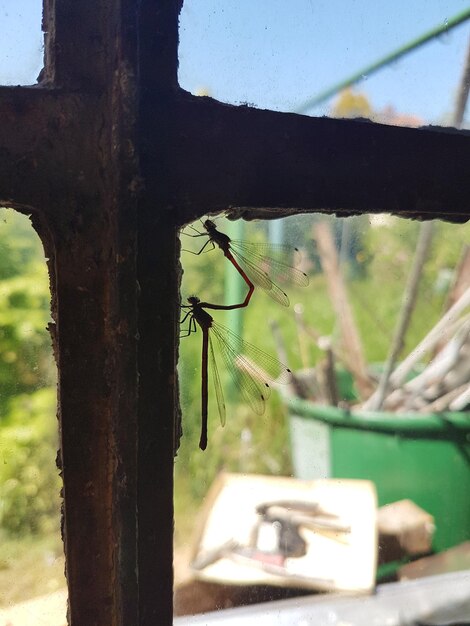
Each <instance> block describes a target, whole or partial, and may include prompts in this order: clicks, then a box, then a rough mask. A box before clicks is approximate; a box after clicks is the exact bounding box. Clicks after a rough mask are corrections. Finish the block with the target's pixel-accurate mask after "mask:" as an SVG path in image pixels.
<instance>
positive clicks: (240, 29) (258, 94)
mask: <svg viewBox="0 0 470 626" xmlns="http://www.w3.org/2000/svg"><path fill="white" fill-rule="evenodd" d="M469 6H470V2H469V1H468V0H466V1H463V0H449V1H446V0H413V1H412V2H410V1H409V0H394V1H393V2H385V1H383V0H382V1H380V0H291V1H290V2H289V1H286V0H256V1H255V2H253V0H186V2H185V5H184V7H183V12H182V15H181V28H180V39H181V41H180V74H179V76H180V83H181V85H182V86H183V87H184V88H185V89H188V90H189V91H192V92H193V93H194V92H196V91H197V90H200V89H207V90H208V91H209V92H210V95H212V96H213V97H215V98H218V99H219V100H222V101H224V102H231V103H240V102H248V103H253V104H255V105H256V106H258V107H261V108H270V109H276V110H282V111H293V110H295V109H296V108H297V107H299V106H300V105H301V104H302V103H304V102H305V101H306V100H308V99H309V98H311V97H312V96H314V95H315V94H317V93H319V92H321V91H322V90H324V89H325V88H327V87H329V86H331V85H332V84H334V83H336V82H338V81H340V80H342V79H344V78H347V77H348V76H349V75H350V74H352V73H354V72H356V71H358V70H360V69H361V68H362V67H363V66H366V65H368V64H370V63H372V62H373V61H376V60H377V59H378V58H380V57H382V56H383V55H385V54H387V53H389V52H391V51H393V50H395V49H396V48H398V47H400V46H402V45H403V44H405V43H407V42H409V41H410V40H412V39H414V38H416V37H417V36H419V35H421V34H423V33H424V32H426V31H427V30H429V29H430V28H433V27H435V26H437V25H439V24H443V23H444V22H445V20H446V19H449V18H451V17H453V16H454V15H456V14H457V13H460V12H461V11H462V10H464V9H467V8H469ZM469 35H470V21H468V22H466V23H465V24H463V25H461V26H458V27H457V28H456V29H454V30H452V31H451V32H450V33H448V34H445V35H443V36H442V37H441V38H439V39H438V40H436V41H434V42H431V43H428V44H426V45H425V46H423V47H421V48H420V49H418V50H416V51H414V52H412V53H410V54H409V55H407V56H406V57H404V58H403V59H401V60H400V61H398V62H396V63H395V64H394V65H393V66H391V67H388V68H386V69H383V70H380V71H379V72H378V73H376V74H375V75H373V76H371V77H370V78H368V79H367V80H366V81H365V82H363V83H362V84H361V87H360V89H361V90H362V91H364V92H365V93H366V94H367V95H368V97H369V99H370V101H371V103H372V105H373V107H374V108H376V109H382V108H383V107H385V106H387V105H393V106H394V107H395V108H396V109H397V110H398V111H400V112H402V113H410V114H414V115H417V116H419V117H421V118H423V119H424V120H426V121H427V122H437V121H439V119H441V118H442V116H443V115H445V114H446V113H449V111H451V110H452V108H453V101H454V96H455V91H456V87H457V85H458V83H459V80H460V74H461V71H462V64H463V60H464V57H465V52H466V48H467V45H468V40H469ZM328 106H329V105H328V103H327V104H323V105H321V106H320V107H317V109H313V110H311V111H310V113H311V114H314V115H324V114H325V113H327V112H328Z"/></svg>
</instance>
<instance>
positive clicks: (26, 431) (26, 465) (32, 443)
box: [0, 388, 60, 535]
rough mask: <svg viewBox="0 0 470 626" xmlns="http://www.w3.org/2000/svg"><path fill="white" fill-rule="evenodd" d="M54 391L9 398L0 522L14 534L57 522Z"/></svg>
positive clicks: (0, 434)
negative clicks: (52, 417)
mask: <svg viewBox="0 0 470 626" xmlns="http://www.w3.org/2000/svg"><path fill="white" fill-rule="evenodd" d="M54 413H55V390H54V389H51V388H49V389H40V390H38V391H35V392H33V393H30V394H22V395H18V396H14V397H13V398H11V399H10V401H9V407H8V410H7V413H6V418H5V422H6V424H7V425H4V426H3V427H2V429H1V430H0V527H1V528H2V529H3V530H4V531H6V532H7V533H9V534H12V535H24V534H38V533H48V532H50V531H51V530H52V529H53V528H55V527H56V526H57V519H58V515H59V508H60V501H59V492H60V479H59V475H58V470H57V469H56V468H55V462H54V459H55V457H56V454H57V448H58V441H57V439H58V434H57V421H56V419H51V416H53V415H54Z"/></svg>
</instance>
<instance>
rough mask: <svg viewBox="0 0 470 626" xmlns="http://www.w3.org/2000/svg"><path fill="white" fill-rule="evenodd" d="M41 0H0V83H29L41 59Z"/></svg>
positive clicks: (35, 75) (33, 79)
mask: <svg viewBox="0 0 470 626" xmlns="http://www.w3.org/2000/svg"><path fill="white" fill-rule="evenodd" d="M41 19H42V2H41V0H21V1H20V2H17V1H16V0H0V25H1V30H2V36H1V37H0V85H33V84H34V83H36V82H37V78H38V75H39V72H40V71H41V69H42V66H43V62H44V59H43V57H44V48H43V46H44V38H43V32H42V30H41Z"/></svg>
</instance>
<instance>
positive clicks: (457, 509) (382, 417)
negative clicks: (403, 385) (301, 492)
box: [285, 397, 470, 551]
mask: <svg viewBox="0 0 470 626" xmlns="http://www.w3.org/2000/svg"><path fill="white" fill-rule="evenodd" d="M285 400H286V403H287V406H288V410H289V419H290V434H291V445H292V460H293V465H294V473H295V475H296V476H297V477H298V478H304V479H311V478H363V479H369V480H372V481H374V483H375V485H376V488H377V495H378V500H379V506H382V505H383V504H389V503H390V502H395V501H396V500H401V499H403V498H409V499H410V500H412V501H413V502H415V503H416V504H417V505H418V506H420V507H422V508H423V509H424V510H425V511H427V512H428V513H430V514H431V515H433V516H434V519H435V524H436V532H435V535H434V542H433V548H434V549H435V550H436V551H441V550H445V549H446V548H450V547H452V546H454V545H457V544H459V543H461V542H463V541H465V540H467V539H470V413H462V412H460V413H451V412H446V413H439V414H427V415H425V414H416V413H410V414H402V413H401V414H396V413H385V412H369V411H367V412H366V411H360V410H358V411H349V410H344V409H340V408H337V407H330V406H324V405H319V404H315V403H313V402H309V401H306V400H301V399H299V398H296V397H289V398H286V399H285Z"/></svg>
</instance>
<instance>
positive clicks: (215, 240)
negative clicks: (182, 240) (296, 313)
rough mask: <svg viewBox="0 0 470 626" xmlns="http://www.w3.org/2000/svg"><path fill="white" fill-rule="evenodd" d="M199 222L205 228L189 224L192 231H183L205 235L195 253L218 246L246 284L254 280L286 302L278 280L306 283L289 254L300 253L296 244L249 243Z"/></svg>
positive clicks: (299, 283)
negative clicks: (293, 246)
mask: <svg viewBox="0 0 470 626" xmlns="http://www.w3.org/2000/svg"><path fill="white" fill-rule="evenodd" d="M202 225H203V227H204V229H205V231H206V232H203V233H202V232H199V231H198V230H197V229H196V228H194V227H191V228H192V230H194V231H195V234H193V235H191V234H189V233H185V234H188V235H189V236H191V237H208V239H207V241H206V243H205V244H204V245H203V246H202V248H201V249H200V250H199V252H197V253H196V254H201V253H202V252H204V250H205V249H206V248H207V246H208V245H212V248H214V247H215V246H218V247H219V248H220V249H221V250H222V252H223V253H224V256H225V257H226V258H227V259H228V260H229V261H230V262H231V263H232V265H233V266H234V267H235V269H236V270H237V271H238V272H239V273H240V275H241V276H242V278H243V279H244V281H245V282H246V283H247V285H248V286H250V285H253V284H254V285H256V286H257V287H260V288H261V289H263V290H264V291H265V292H266V293H267V294H268V295H269V296H270V297H271V298H273V300H275V301H276V302H279V304H282V305H284V306H289V298H288V296H287V294H286V293H285V292H284V291H283V290H282V289H281V288H280V287H279V285H278V284H277V283H278V282H280V283H294V284H296V285H301V286H307V285H308V282H309V281H308V276H307V274H306V273H305V272H302V271H301V270H299V269H297V268H295V267H293V266H292V255H293V254H296V253H297V254H298V253H299V251H298V249H297V248H291V247H290V246H288V245H284V244H268V243H249V242H247V241H238V240H234V239H230V237H229V236H228V235H226V234H225V233H223V232H221V231H220V230H218V229H217V228H216V225H215V223H214V222H213V221H212V220H205V221H204V222H203V224H202Z"/></svg>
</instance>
